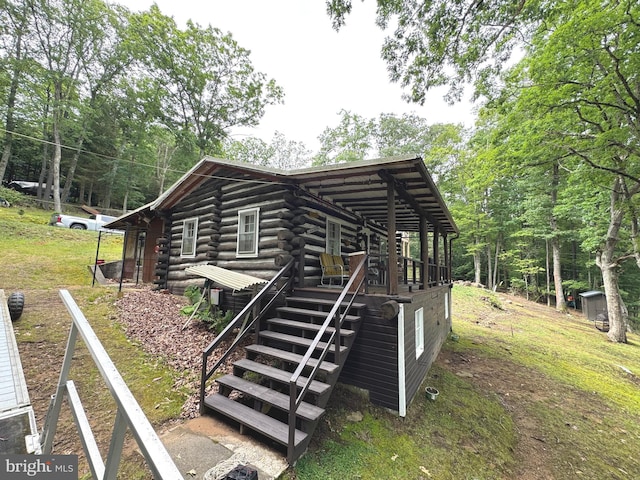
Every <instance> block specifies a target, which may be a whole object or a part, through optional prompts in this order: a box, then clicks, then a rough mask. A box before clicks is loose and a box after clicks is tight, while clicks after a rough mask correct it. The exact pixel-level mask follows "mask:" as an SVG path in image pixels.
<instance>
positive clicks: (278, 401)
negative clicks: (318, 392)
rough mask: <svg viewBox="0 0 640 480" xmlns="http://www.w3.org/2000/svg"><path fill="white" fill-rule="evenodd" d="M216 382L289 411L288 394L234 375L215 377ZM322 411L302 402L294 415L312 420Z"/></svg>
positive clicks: (318, 416)
mask: <svg viewBox="0 0 640 480" xmlns="http://www.w3.org/2000/svg"><path fill="white" fill-rule="evenodd" d="M216 382H218V383H219V384H220V385H224V386H226V387H229V388H232V389H234V390H238V391H240V392H243V393H245V394H247V395H249V396H251V397H253V398H257V399H258V400H260V401H263V402H265V403H268V404H269V405H273V406H274V407H276V408H279V409H280V410H284V411H285V412H288V411H289V395H286V394H284V393H281V392H277V391H276V390H272V389H270V388H268V387H265V386H263V385H258V384H257V383H253V382H249V381H247V380H245V379H243V378H240V377H236V376H235V375H225V376H224V377H220V378H218V379H216ZM323 413H324V409H322V408H320V407H316V406H315V405H312V404H310V403H307V402H302V403H301V404H300V406H299V407H298V411H297V413H296V415H297V416H298V417H300V418H302V419H303V420H308V421H311V422H314V421H316V420H318V419H319V418H320V417H321V416H322V414H323Z"/></svg>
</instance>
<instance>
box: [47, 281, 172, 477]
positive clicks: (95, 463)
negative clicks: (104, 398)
mask: <svg viewBox="0 0 640 480" xmlns="http://www.w3.org/2000/svg"><path fill="white" fill-rule="evenodd" d="M60 297H61V298H62V301H63V303H64V304H65V306H66V307H67V310H68V311H69V313H70V314H71V318H72V320H73V323H72V325H71V330H70V332H69V339H68V341H67V348H66V350H65V354H64V360H63V362H62V369H61V371H60V378H59V380H58V387H57V389H56V394H55V395H54V396H53V397H52V399H51V404H50V406H49V411H48V412H47V416H46V418H45V425H44V428H43V430H42V434H41V435H40V444H41V445H42V452H43V453H44V454H45V455H49V454H50V453H51V450H52V447H53V437H54V436H55V433H56V429H57V426H58V419H59V417H60V409H61V407H62V401H63V399H64V397H65V396H66V397H67V400H68V402H69V405H70V407H71V411H72V414H73V417H74V420H75V423H76V426H77V428H78V433H79V434H80V439H81V442H82V445H83V448H84V451H85V454H86V456H87V461H88V462H89V468H90V469H91V474H92V476H93V478H96V479H100V480H115V478H116V476H117V473H118V467H119V465H120V459H121V454H122V449H123V446H124V439H125V433H126V431H127V428H128V429H129V430H130V431H131V433H132V434H133V437H134V438H135V440H136V442H137V444H138V447H139V448H140V451H141V452H142V455H143V456H144V458H145V460H146V463H147V465H148V466H149V469H150V470H151V472H152V473H153V477H154V478H156V479H160V480H165V479H166V480H169V479H171V480H178V479H183V477H182V474H181V473H180V471H179V470H178V467H176V465H175V464H174V463H173V461H172V460H171V457H170V456H169V453H168V452H167V450H166V449H165V447H164V445H163V444H162V442H161V441H160V439H159V438H158V435H157V434H156V432H155V430H154V429H153V427H152V426H151V423H149V420H148V419H147V417H146V416H145V414H144V413H143V412H142V409H141V408H140V405H139V404H138V402H137V401H136V399H135V398H134V397H133V394H132V393H131V391H130V390H129V388H128V387H127V385H126V383H125V382H124V380H123V379H122V376H121V375H120V373H119V372H118V370H117V369H116V366H115V365H114V364H113V362H112V361H111V358H109V355H108V354H107V352H106V350H105V349H104V347H103V346H102V344H101V343H100V340H99V339H98V337H97V336H96V334H95V333H94V331H93V329H92V328H91V326H90V325H89V322H88V321H87V319H86V318H85V316H84V315H83V313H82V311H80V308H79V307H78V305H77V304H76V303H75V301H74V300H73V298H72V297H71V294H70V293H69V292H68V291H67V290H60ZM78 334H80V336H81V337H82V339H83V340H84V343H85V345H86V347H87V349H88V350H89V353H90V354H91V357H92V358H93V361H94V363H95V364H96V366H97V367H98V370H99V372H100V374H101V375H102V378H103V380H104V382H105V384H106V385H107V387H108V389H109V392H111V396H112V397H113V399H114V400H115V402H116V406H117V410H116V420H115V426H114V428H113V432H112V437H111V443H110V447H109V452H108V454H107V461H106V465H105V463H104V462H103V460H102V457H101V456H100V452H99V450H98V446H97V443H96V440H95V437H94V435H93V432H92V431H91V426H90V425H89V422H88V420H87V417H86V414H85V412H84V409H83V407H82V402H81V401H80V397H79V396H78V393H77V391H76V389H75V386H74V384H73V381H72V380H69V371H70V369H71V360H72V358H73V354H74V350H75V345H76V340H77V338H78Z"/></svg>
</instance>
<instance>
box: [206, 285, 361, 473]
mask: <svg viewBox="0 0 640 480" xmlns="http://www.w3.org/2000/svg"><path fill="white" fill-rule="evenodd" d="M365 308H366V306H365V305H364V304H359V303H355V302H353V300H352V303H351V305H350V307H349V304H347V303H346V302H344V303H341V304H340V305H339V306H337V305H336V302H334V301H331V300H322V299H317V298H306V297H303V296H295V295H290V296H288V297H286V300H285V305H284V306H280V307H277V308H276V309H275V311H276V314H275V316H273V318H268V319H263V320H262V321H261V322H260V323H257V324H256V325H261V326H260V327H257V329H258V330H259V331H258V333H257V334H255V335H254V339H255V343H254V344H252V345H249V346H247V347H246V352H247V353H246V358H243V359H241V360H237V361H236V362H234V363H233V373H231V374H228V375H224V376H222V377H219V378H216V379H215V382H216V383H217V384H218V393H214V394H212V395H208V396H206V397H205V398H204V401H203V404H204V408H202V407H201V411H203V412H215V414H217V415H221V416H223V417H226V418H227V419H229V420H231V421H233V422H235V423H236V424H238V425H239V427H240V431H241V432H242V433H244V432H245V431H246V430H249V431H251V432H254V433H257V434H259V435H262V436H263V437H266V438H268V439H270V440H272V441H273V442H275V443H276V444H277V445H280V446H284V447H286V448H287V458H288V461H289V463H291V464H293V463H295V461H296V460H297V459H298V458H299V457H300V455H302V454H303V453H304V451H305V450H306V448H307V446H308V445H309V442H310V440H311V436H312V434H313V432H314V430H315V428H316V426H317V425H318V422H319V421H320V418H321V417H322V415H323V414H324V408H325V406H326V404H327V401H328V399H329V396H330V395H331V391H332V389H333V387H334V385H335V384H336V382H337V380H338V377H339V375H340V371H341V370H342V367H343V365H344V363H345V361H346V359H347V356H348V354H349V351H350V349H351V347H352V345H353V342H354V340H355V338H356V336H357V333H358V330H359V328H360V324H361V323H362V318H363V317H362V315H363V314H364V309H365ZM347 309H348V311H346V310H347ZM331 312H334V314H335V315H332V313H331ZM329 315H332V316H334V318H336V319H339V320H337V323H336V320H335V319H333V320H332V319H329V318H328V316H329ZM336 315H337V316H336ZM329 324H330V325H335V326H328V325H329ZM336 326H337V327H338V329H339V333H338V331H336ZM321 331H322V333H321V334H320V335H319V333H318V332H321ZM205 362H206V361H205ZM301 364H304V366H302V367H301V366H300V365H301ZM292 377H293V379H294V380H292ZM309 377H312V378H309ZM291 393H293V398H292V395H291ZM292 410H293V411H295V414H292V413H291V412H292ZM291 419H293V420H294V422H295V425H294V427H295V428H290V423H291Z"/></svg>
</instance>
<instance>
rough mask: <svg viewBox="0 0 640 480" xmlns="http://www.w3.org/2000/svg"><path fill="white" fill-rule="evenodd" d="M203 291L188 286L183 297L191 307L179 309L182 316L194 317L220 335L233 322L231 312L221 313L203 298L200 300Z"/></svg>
mask: <svg viewBox="0 0 640 480" xmlns="http://www.w3.org/2000/svg"><path fill="white" fill-rule="evenodd" d="M202 294H203V291H202V289H201V288H199V287H198V286H196V285H189V286H188V287H187V288H185V290H184V296H185V297H187V298H188V299H189V302H190V303H191V305H187V306H185V307H182V308H181V309H180V313H182V314H183V315H188V316H192V315H193V316H194V317H195V318H197V319H198V320H200V321H202V322H204V323H205V324H206V325H207V327H208V328H209V329H211V330H213V331H215V332H216V333H220V332H221V331H222V330H224V328H225V327H226V326H227V325H229V322H231V320H233V312H232V311H231V310H228V311H226V312H223V311H222V310H220V309H219V308H218V307H217V306H216V305H212V304H211V303H209V302H208V301H207V299H206V298H205V299H204V300H202Z"/></svg>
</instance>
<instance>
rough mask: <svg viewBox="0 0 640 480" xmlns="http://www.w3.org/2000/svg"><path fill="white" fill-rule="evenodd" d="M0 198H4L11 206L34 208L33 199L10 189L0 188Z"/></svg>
mask: <svg viewBox="0 0 640 480" xmlns="http://www.w3.org/2000/svg"><path fill="white" fill-rule="evenodd" d="M0 198H4V199H5V200H6V201H7V202H9V204H10V205H11V206H14V207H17V206H21V207H28V206H34V203H35V199H34V198H33V197H32V196H31V195H25V194H23V193H20V192H17V191H16V190H13V189H11V188H5V187H0Z"/></svg>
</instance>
